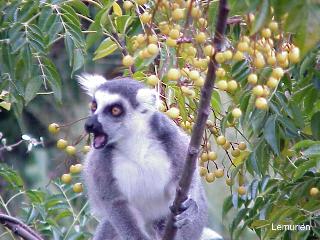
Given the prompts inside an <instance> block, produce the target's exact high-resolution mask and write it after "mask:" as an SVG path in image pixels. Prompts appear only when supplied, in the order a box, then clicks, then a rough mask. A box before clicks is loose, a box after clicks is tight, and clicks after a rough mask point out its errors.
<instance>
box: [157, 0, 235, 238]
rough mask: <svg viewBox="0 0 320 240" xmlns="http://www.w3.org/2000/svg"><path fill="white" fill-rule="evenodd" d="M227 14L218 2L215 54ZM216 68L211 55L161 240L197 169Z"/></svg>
mask: <svg viewBox="0 0 320 240" xmlns="http://www.w3.org/2000/svg"><path fill="white" fill-rule="evenodd" d="M228 13H229V8H228V4H227V0H220V3H219V12H218V16H217V26H216V31H215V35H214V39H213V44H214V48H215V50H216V51H215V52H219V51H220V50H221V47H222V45H223V39H224V32H225V29H226V25H227V16H228ZM217 68H218V63H217V62H216V60H215V55H213V56H212V57H211V59H210V62H209V66H208V74H207V76H206V80H205V84H204V86H203V88H202V89H201V98H200V105H199V109H198V114H197V119H196V122H195V125H194V128H193V132H192V135H191V140H190V143H189V149H188V154H187V157H186V163H185V165H184V169H183V173H182V176H181V178H180V181H179V186H178V188H177V190H176V196H175V199H174V202H173V205H172V213H171V214H170V216H169V218H168V222H167V225H166V228H165V232H164V236H163V238H162V239H163V240H173V239H174V238H175V235H176V233H177V228H175V227H174V225H173V224H174V216H175V214H178V211H179V207H180V205H181V203H182V202H183V201H185V200H186V199H187V196H188V192H189V188H190V185H191V181H192V178H193V174H194V171H195V169H196V167H197V157H198V154H199V151H200V144H201V139H202V136H203V133H204V131H205V126H206V121H207V119H208V116H209V113H210V100H211V94H212V91H213V87H214V81H215V78H216V76H215V71H216V69H217Z"/></svg>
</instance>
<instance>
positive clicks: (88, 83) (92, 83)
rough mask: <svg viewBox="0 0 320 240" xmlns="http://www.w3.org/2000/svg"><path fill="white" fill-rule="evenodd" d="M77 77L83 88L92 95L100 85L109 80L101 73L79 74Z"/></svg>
mask: <svg viewBox="0 0 320 240" xmlns="http://www.w3.org/2000/svg"><path fill="white" fill-rule="evenodd" d="M77 78H78V82H79V84H80V85H81V87H82V89H83V90H85V91H86V92H87V94H88V95H89V96H91V97H92V96H93V94H94V92H95V91H96V90H97V88H98V87H100V86H101V85H102V84H104V83H105V82H107V80H106V79H105V78H104V77H102V76H100V75H91V74H83V75H80V76H77Z"/></svg>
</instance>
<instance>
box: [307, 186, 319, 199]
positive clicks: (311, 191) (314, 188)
mask: <svg viewBox="0 0 320 240" xmlns="http://www.w3.org/2000/svg"><path fill="white" fill-rule="evenodd" d="M309 193H310V196H312V197H315V196H317V195H318V194H319V189H318V188H316V187H313V188H311V189H310V192H309Z"/></svg>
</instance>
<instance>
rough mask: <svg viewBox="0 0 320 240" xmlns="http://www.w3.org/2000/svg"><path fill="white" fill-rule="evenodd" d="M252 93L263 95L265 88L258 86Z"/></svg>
mask: <svg viewBox="0 0 320 240" xmlns="http://www.w3.org/2000/svg"><path fill="white" fill-rule="evenodd" d="M252 93H253V94H254V95H256V96H262V95H263V87H262V86H261V85H257V86H255V87H254V88H253V89H252Z"/></svg>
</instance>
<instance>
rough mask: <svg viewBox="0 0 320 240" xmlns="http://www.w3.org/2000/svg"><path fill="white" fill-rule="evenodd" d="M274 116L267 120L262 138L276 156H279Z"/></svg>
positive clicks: (278, 141) (275, 118) (278, 142)
mask: <svg viewBox="0 0 320 240" xmlns="http://www.w3.org/2000/svg"><path fill="white" fill-rule="evenodd" d="M276 120H277V117H276V115H272V116H270V117H269V118H268V120H267V122H266V124H265V128H264V130H263V134H264V138H265V139H266V141H267V143H268V144H269V145H270V147H271V148H272V150H273V151H274V152H275V153H276V154H278V155H279V154H280V150H279V146H280V139H279V137H278V136H277V133H276Z"/></svg>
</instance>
